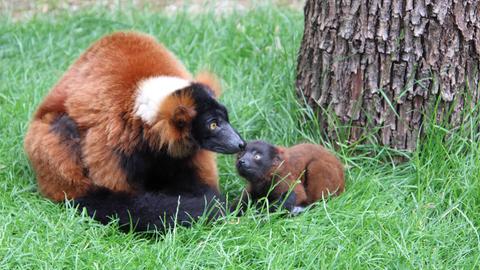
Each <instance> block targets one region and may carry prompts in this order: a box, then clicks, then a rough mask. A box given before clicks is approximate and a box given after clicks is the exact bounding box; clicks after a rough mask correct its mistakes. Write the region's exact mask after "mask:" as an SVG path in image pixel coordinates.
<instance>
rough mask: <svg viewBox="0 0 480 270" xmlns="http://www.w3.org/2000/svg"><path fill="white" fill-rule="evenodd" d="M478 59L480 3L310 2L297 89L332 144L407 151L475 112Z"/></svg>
mask: <svg viewBox="0 0 480 270" xmlns="http://www.w3.org/2000/svg"><path fill="white" fill-rule="evenodd" d="M479 55H480V0H465V1H461V0H455V1H452V0H438V1H435V0H383V1H381V0H365V1H355V0H343V1H340V0H307V2H306V5H305V29H304V36H303V40H302V45H301V48H300V52H299V58H298V68H297V80H296V89H297V92H298V93H299V94H301V95H302V96H304V97H305V100H306V101H307V103H308V105H310V106H312V107H314V108H317V112H318V116H319V117H318V118H319V122H320V127H321V129H322V131H324V132H325V134H326V135H327V136H328V137H329V138H331V139H334V140H337V139H340V138H339V137H341V138H342V139H347V140H350V141H358V140H359V139H362V138H365V136H367V135H372V134H373V135H374V138H376V139H377V141H378V142H379V143H381V144H383V145H388V146H391V147H393V148H396V149H407V150H414V148H415V146H416V143H417V138H418V135H419V134H421V127H422V125H423V124H424V123H425V122H426V121H427V119H426V117H425V116H429V115H431V112H435V111H436V112H437V114H436V115H435V116H434V117H436V118H437V119H439V120H447V121H448V122H449V123H451V124H452V125H453V127H456V126H459V125H460V124H461V123H462V121H463V120H464V118H465V115H464V113H463V112H464V111H465V110H464V108H472V107H474V106H475V105H476V104H477V102H478V99H479V74H478V71H479V67H480V62H479ZM447 117H448V118H447ZM342 127H343V128H342ZM344 131H346V134H347V135H346V138H343V137H342V136H343V135H342V134H339V133H341V132H344Z"/></svg>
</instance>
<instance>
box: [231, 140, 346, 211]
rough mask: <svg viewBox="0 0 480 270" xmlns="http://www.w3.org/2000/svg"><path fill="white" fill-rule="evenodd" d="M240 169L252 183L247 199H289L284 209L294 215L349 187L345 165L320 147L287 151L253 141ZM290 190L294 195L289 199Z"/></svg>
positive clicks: (241, 156)
mask: <svg viewBox="0 0 480 270" xmlns="http://www.w3.org/2000/svg"><path fill="white" fill-rule="evenodd" d="M236 166H237V170H238V173H239V174H240V175H241V176H242V177H244V178H245V179H246V180H247V181H248V186H247V189H246V192H247V196H249V197H250V198H252V199H253V200H254V201H256V200H258V199H260V198H262V197H265V196H267V198H268V200H269V201H270V202H275V201H277V200H279V199H285V201H284V207H285V208H287V209H288V210H290V211H293V212H299V211H302V210H303V209H304V207H305V206H307V205H309V204H312V203H314V202H316V201H318V200H320V199H323V198H326V197H328V196H329V195H338V194H340V193H342V192H343V190H344V188H345V180H344V172H343V165H342V163H340V161H339V160H338V159H337V158H336V157H335V156H334V155H333V154H331V153H330V152H329V151H327V150H326V149H325V148H323V147H322V146H320V145H316V144H298V145H295V146H292V147H290V148H284V147H280V146H274V145H271V144H269V143H267V142H264V141H253V142H249V143H248V144H247V146H246V148H245V150H244V151H242V152H241V153H240V154H239V155H238V157H237V162H236ZM298 180H299V182H297V181H298ZM290 188H293V192H292V196H289V197H286V198H285V197H284V196H285V195H286V194H287V192H288V191H289V189H290ZM243 199H246V198H245V197H244V198H243Z"/></svg>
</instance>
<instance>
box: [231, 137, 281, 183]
mask: <svg viewBox="0 0 480 270" xmlns="http://www.w3.org/2000/svg"><path fill="white" fill-rule="evenodd" d="M276 155H277V150H276V148H275V146H273V145H271V144H269V143H266V142H264V141H252V142H249V143H248V144H247V146H246V147H245V150H243V151H242V152H240V153H239V154H238V156H237V163H236V166H237V171H238V173H239V174H240V176H242V177H244V178H245V179H247V180H248V181H250V182H252V183H255V182H258V181H261V180H264V179H265V178H266V174H267V173H269V172H270V171H271V168H272V166H273V162H274V159H275V158H276Z"/></svg>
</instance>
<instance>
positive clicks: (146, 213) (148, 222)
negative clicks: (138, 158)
mask: <svg viewBox="0 0 480 270" xmlns="http://www.w3.org/2000/svg"><path fill="white" fill-rule="evenodd" d="M74 205H75V206H78V209H79V210H80V211H82V209H83V208H85V209H86V210H87V213H88V215H89V216H91V217H92V218H94V219H95V220H97V221H99V222H101V223H102V224H108V223H110V222H111V221H112V218H117V219H118V221H119V227H120V229H121V230H122V231H136V232H145V231H154V230H158V231H166V230H168V229H171V228H173V227H174V226H175V225H176V224H178V225H182V226H187V227H188V226H190V225H191V224H192V222H193V221H196V220H198V219H199V218H200V217H202V216H204V217H206V218H207V219H208V220H212V219H215V218H218V217H220V216H222V215H223V214H224V209H223V206H224V200H223V198H222V197H221V196H219V194H217V193H216V192H215V191H213V190H208V191H207V192H206V193H205V194H204V195H188V194H187V195H177V196H174V195H167V194H162V193H149V192H147V193H142V194H138V195H130V194H127V193H124V192H113V191H111V190H109V189H106V188H97V189H95V190H94V191H92V192H90V193H89V194H88V195H87V196H85V197H82V198H79V199H76V200H74Z"/></svg>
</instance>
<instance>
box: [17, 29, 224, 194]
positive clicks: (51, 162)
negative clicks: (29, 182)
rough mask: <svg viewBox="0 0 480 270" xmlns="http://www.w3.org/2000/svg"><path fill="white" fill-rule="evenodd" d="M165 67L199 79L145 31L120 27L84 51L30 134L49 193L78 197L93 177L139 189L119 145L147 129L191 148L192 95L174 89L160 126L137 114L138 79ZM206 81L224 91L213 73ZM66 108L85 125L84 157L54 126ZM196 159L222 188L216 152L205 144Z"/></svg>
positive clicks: (168, 72)
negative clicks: (127, 171) (74, 151)
mask: <svg viewBox="0 0 480 270" xmlns="http://www.w3.org/2000/svg"><path fill="white" fill-rule="evenodd" d="M159 75H163V76H175V77H180V78H184V79H187V80H193V78H192V76H191V74H190V73H189V72H188V71H187V70H186V69H185V67H184V66H183V65H182V63H181V62H180V61H178V60H177V59H176V57H175V56H174V55H173V54H172V53H171V52H169V51H168V50H167V49H166V48H164V47H163V46H162V45H161V44H159V43H158V42H157V41H156V40H155V39H154V38H152V37H150V36H148V35H144V34H139V33H133V32H125V33H114V34H112V35H109V36H106V37H104V38H102V39H100V40H99V41H97V42H96V43H95V44H93V45H92V46H91V47H90V48H89V49H88V50H87V51H86V52H84V53H83V54H82V55H81V56H80V57H79V59H78V60H77V61H76V62H75V63H74V64H73V65H72V66H71V67H70V68H69V70H68V71H67V72H66V73H65V74H64V76H63V77H62V78H61V80H60V81H59V82H58V83H57V85H55V86H54V88H53V89H52V90H51V91H50V93H49V94H48V95H47V96H46V97H45V99H44V101H43V102H42V103H41V104H40V106H39V108H38V110H37V112H36V113H35V115H34V118H33V119H32V122H31V123H30V127H29V129H28V131H27V134H26V137H25V142H24V145H25V150H26V152H27V154H28V157H29V158H30V161H31V163H32V166H33V168H34V171H35V173H36V176H37V180H38V186H39V189H40V191H41V192H42V193H43V194H44V195H45V196H46V197H48V198H50V199H52V200H54V201H60V200H63V199H65V198H68V199H72V198H77V197H79V196H82V195H84V194H85V192H86V191H87V190H88V189H89V188H90V187H91V186H92V185H93V184H95V185H97V186H101V187H107V188H109V189H111V190H113V191H126V192H135V190H133V189H132V187H131V186H130V185H129V184H128V183H127V181H126V176H125V173H124V172H123V171H122V170H121V168H120V165H119V157H118V155H117V154H116V153H115V152H114V150H113V149H117V150H121V151H122V152H124V153H130V152H131V151H133V150H134V149H135V147H136V146H137V144H138V143H139V141H140V139H141V136H142V130H143V136H144V137H145V138H146V140H147V142H148V144H149V145H150V146H151V147H152V148H154V149H160V148H162V147H166V148H167V149H168V153H169V154H170V155H172V156H175V157H183V156H186V155H187V154H191V151H192V149H193V148H192V147H190V146H191V143H192V142H191V141H190V139H189V138H188V136H187V135H186V134H187V133H188V127H184V125H182V124H181V123H188V122H189V121H190V120H191V119H192V118H193V117H194V115H195V111H194V109H193V105H194V104H193V101H192V98H189V97H188V96H179V97H172V96H170V97H169V98H168V99H167V100H166V101H165V102H164V103H163V104H164V106H163V107H162V110H161V112H160V113H159V114H158V118H159V119H156V120H157V121H156V122H155V124H153V125H152V126H150V125H148V124H145V123H144V122H142V121H141V119H139V118H138V117H134V114H133V110H134V103H135V98H136V92H135V90H136V87H137V84H138V83H139V81H140V80H142V79H145V78H148V77H152V76H159ZM198 81H199V82H202V83H204V84H207V85H209V86H210V87H211V88H212V89H213V90H214V92H215V94H216V95H219V94H220V87H219V84H218V83H217V81H216V79H215V78H214V77H213V76H212V75H206V74H201V75H200V76H199V79H198ZM174 108H177V110H176V109H174ZM62 114H68V116H69V117H71V118H72V119H73V120H74V121H75V122H76V123H77V125H78V131H79V133H80V140H79V143H80V144H81V150H82V151H81V152H82V157H81V158H80V157H78V156H75V155H72V153H71V149H69V148H68V146H66V145H65V144H62V143H61V142H60V140H61V138H60V137H59V136H58V135H57V134H55V133H52V132H51V131H50V126H51V123H52V121H53V120H54V119H56V118H57V117H58V116H59V115H62ZM186 126H188V125H186ZM195 151H197V150H195ZM192 162H193V164H196V165H197V167H198V172H199V175H201V176H203V179H204V181H205V182H207V184H209V185H210V186H211V187H213V188H215V189H217V190H218V180H217V169H216V161H215V155H214V154H213V153H210V152H207V151H203V150H198V151H197V153H196V154H195V155H194V158H193V160H192ZM85 167H87V168H88V169H89V171H88V177H87V176H86V174H85V173H84V168H85Z"/></svg>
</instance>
